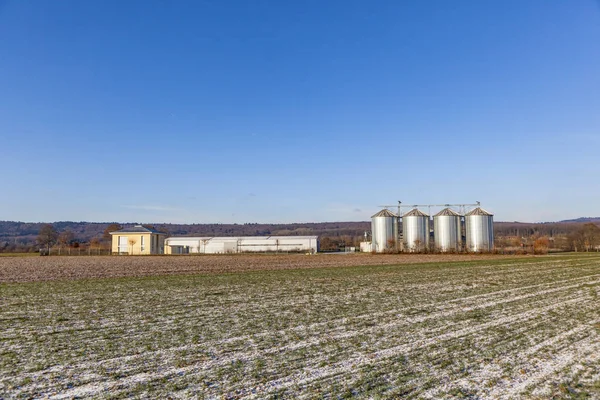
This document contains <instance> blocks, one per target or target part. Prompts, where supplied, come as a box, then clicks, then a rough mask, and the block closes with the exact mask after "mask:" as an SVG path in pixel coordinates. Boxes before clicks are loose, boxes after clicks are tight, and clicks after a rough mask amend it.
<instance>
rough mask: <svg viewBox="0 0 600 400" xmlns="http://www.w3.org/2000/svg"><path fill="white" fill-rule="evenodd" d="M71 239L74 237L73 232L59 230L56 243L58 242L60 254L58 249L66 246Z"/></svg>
mask: <svg viewBox="0 0 600 400" xmlns="http://www.w3.org/2000/svg"><path fill="white" fill-rule="evenodd" d="M73 239H75V234H74V233H73V232H72V231H70V230H68V229H67V230H66V231H63V232H61V233H60V234H59V235H58V243H59V247H58V254H60V251H61V249H62V248H64V247H67V246H69V245H70V244H71V242H72V241H73ZM69 254H71V251H70V249H69Z"/></svg>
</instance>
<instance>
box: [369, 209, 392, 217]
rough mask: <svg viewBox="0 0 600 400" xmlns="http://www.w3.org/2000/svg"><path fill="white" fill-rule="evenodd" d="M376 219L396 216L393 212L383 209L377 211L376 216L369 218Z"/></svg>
mask: <svg viewBox="0 0 600 400" xmlns="http://www.w3.org/2000/svg"><path fill="white" fill-rule="evenodd" d="M377 217H396V218H397V217H398V216H397V215H396V214H394V213H393V212H391V211H390V210H388V209H387V208H384V209H383V210H381V211H379V212H378V213H377V214H373V215H372V216H371V218H377Z"/></svg>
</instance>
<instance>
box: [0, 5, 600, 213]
mask: <svg viewBox="0 0 600 400" xmlns="http://www.w3.org/2000/svg"><path fill="white" fill-rule="evenodd" d="M599 149H600V3H599V2H597V1H594V0H573V1H564V0H560V1H559V0H527V1H523V0H495V1H492V0H484V1H480V0H470V1H461V0H452V1H446V0H437V1H425V0H424V1H400V0H390V1H383V0H379V1H377V0H376V1H364V0H363V1H352V0H339V1H322V0H303V1H280V0H272V1H271V0H269V1H266V0H254V1H253V0H240V1H233V0H231V1H227V0H214V1H213V0H211V1H200V0H198V1H166V0H165V1H146V0H144V1H141V0H140V1H121V0H118V1H116V0H115V1H108V0H102V1H100V0H90V1H81V0H73V1H23V0H18V1H17V0H13V1H11V0H9V1H6V0H4V1H3V0H0V161H1V166H2V186H1V187H0V220H20V221H36V222H37V221H45V222H52V221H59V220H71V221H80V220H83V221H119V222H133V221H137V222H159V223H160V222H177V223H193V222H194V223H216V222H220V223H230V222H237V223H245V222H264V223H270V222H319V221H358V220H367V219H368V218H369V217H370V215H371V214H373V213H375V212H377V211H378V205H380V204H394V203H395V202H396V201H397V200H402V201H403V202H404V203H410V204H422V203H463V202H466V203H471V202H474V201H481V203H482V206H483V207H484V208H486V209H488V210H490V211H491V212H493V213H494V214H495V219H496V220H501V221H513V220H520V221H551V220H560V219H566V218H572V217H579V216H600V184H599V183H598V182H599V179H600V162H599V159H598V153H599V151H598V150H599Z"/></svg>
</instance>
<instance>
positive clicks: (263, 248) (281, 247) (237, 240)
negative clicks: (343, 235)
mask: <svg viewBox="0 0 600 400" xmlns="http://www.w3.org/2000/svg"><path fill="white" fill-rule="evenodd" d="M317 251H319V238H318V236H236V237H216V236H213V237H209V236H206V237H183V236H182V237H170V238H167V239H165V253H166V254H194V253H200V254H219V253H252V252H258V253H265V252H276V253H286V252H303V253H306V252H309V253H316V252H317Z"/></svg>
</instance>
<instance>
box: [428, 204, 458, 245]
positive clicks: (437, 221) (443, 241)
mask: <svg viewBox="0 0 600 400" xmlns="http://www.w3.org/2000/svg"><path fill="white" fill-rule="evenodd" d="M433 237H434V242H435V249H436V250H437V251H441V252H457V251H459V250H460V245H461V229H460V215H459V214H458V213H457V212H455V211H453V210H451V209H450V208H444V209H443V210H442V211H440V212H439V213H437V214H435V215H434V216H433Z"/></svg>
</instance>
